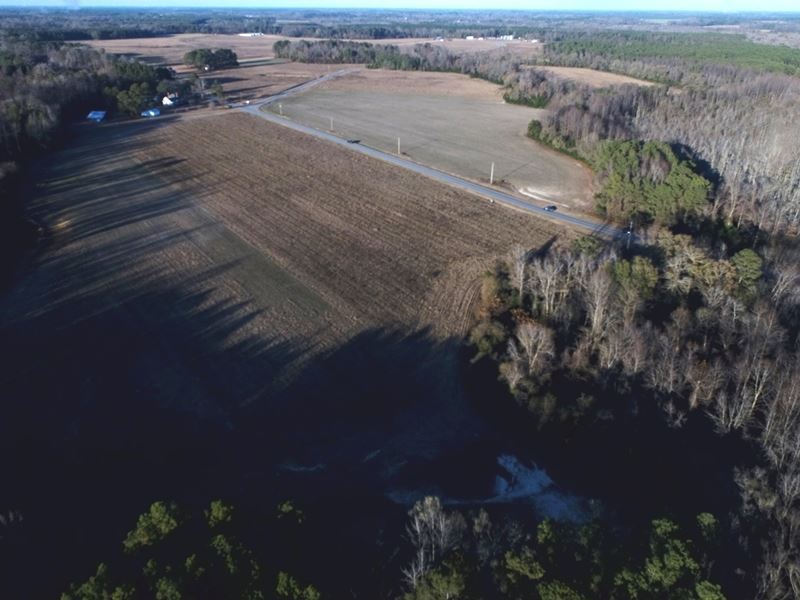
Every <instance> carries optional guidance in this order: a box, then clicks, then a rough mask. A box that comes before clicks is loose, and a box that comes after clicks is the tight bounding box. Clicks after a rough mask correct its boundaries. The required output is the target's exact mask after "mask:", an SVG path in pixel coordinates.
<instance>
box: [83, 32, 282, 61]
mask: <svg viewBox="0 0 800 600" xmlns="http://www.w3.org/2000/svg"><path fill="white" fill-rule="evenodd" d="M283 39H287V38H285V37H283V36H278V35H264V36H258V37H243V36H239V35H225V34H219V35H214V34H206V33H178V34H175V35H168V36H163V37H150V38H128V39H121V40H90V41H81V42H80V43H82V44H87V45H89V46H92V47H93V48H98V49H100V48H102V49H103V50H105V51H106V52H109V53H111V54H125V55H128V56H133V57H136V58H138V59H140V60H143V61H145V62H150V63H159V64H160V63H164V64H168V65H176V64H181V63H182V62H183V55H184V54H186V53H187V52H189V51H190V50H197V49H199V48H230V49H231V50H233V51H234V52H236V54H237V55H238V56H239V58H240V59H253V58H271V57H273V56H275V54H274V53H273V52H272V45H273V44H274V43H275V42H277V41H278V40H283Z"/></svg>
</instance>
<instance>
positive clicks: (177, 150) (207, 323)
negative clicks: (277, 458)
mask: <svg viewBox="0 0 800 600" xmlns="http://www.w3.org/2000/svg"><path fill="white" fill-rule="evenodd" d="M42 182H43V183H42V184H41V187H40V190H39V192H38V195H37V197H36V199H35V202H34V205H33V206H34V211H35V214H37V215H39V217H38V218H39V219H41V221H42V222H43V223H44V224H45V225H46V226H47V228H48V229H49V230H50V231H51V232H52V234H51V237H50V241H49V245H48V247H47V248H46V251H45V252H44V253H43V254H42V255H41V256H40V257H39V258H38V259H37V260H36V261H35V263H34V264H33V265H32V266H31V268H30V270H29V272H28V274H27V275H26V276H25V278H24V279H23V281H22V283H21V284H20V285H18V286H17V287H16V288H14V289H13V290H12V292H11V293H10V294H8V295H6V296H5V297H3V298H2V300H1V301H0V315H2V317H1V318H0V326H2V328H3V329H4V331H5V332H6V335H5V337H4V342H3V343H4V344H7V345H9V347H11V346H13V345H15V344H16V350H15V355H16V356H17V357H18V358H19V361H20V370H19V371H17V372H18V373H19V375H18V377H17V378H15V379H14V380H13V381H11V382H6V385H7V386H8V385H10V386H11V387H12V388H13V389H18V388H17V386H18V385H19V386H20V387H19V389H22V388H24V387H25V384H24V382H26V381H28V377H35V378H36V381H37V382H38V383H37V384H36V385H34V386H33V388H34V389H38V387H39V385H41V386H45V387H47V386H48V385H50V384H51V383H53V382H57V381H63V382H67V383H65V385H66V386H67V387H69V386H70V385H73V384H76V383H77V382H72V383H70V382H71V381H72V379H71V378H72V377H76V376H78V375H77V373H75V374H70V372H69V368H68V365H71V364H73V363H74V361H76V360H78V361H81V362H83V363H85V365H86V369H88V371H86V369H83V370H81V373H84V372H90V373H95V375H86V376H87V377H97V380H96V381H95V384H93V385H94V387H92V389H91V390H90V391H89V392H87V393H88V394H89V395H90V396H92V397H95V394H100V393H101V390H102V393H112V391H113V390H114V389H115V384H114V382H113V381H109V380H107V379H105V378H104V375H103V368H109V369H110V371H109V372H110V373H113V374H114V380H120V381H124V382H126V384H125V385H126V387H125V390H124V391H119V390H117V391H114V392H113V393H117V394H122V395H123V396H127V395H130V394H133V395H134V396H135V390H146V391H147V392H146V393H147V397H148V401H152V402H155V403H156V404H158V405H159V406H170V407H173V408H174V409H175V410H179V411H189V412H191V413H193V414H197V415H202V416H204V417H207V418H214V419H217V418H227V417H225V415H228V416H230V415H231V414H232V413H235V412H237V411H241V410H246V409H253V410H255V409H256V408H257V409H259V410H271V409H272V408H274V407H273V404H272V402H274V401H275V400H274V399H275V398H278V397H282V394H283V392H282V390H285V389H286V388H287V386H288V387H292V386H295V389H296V386H297V385H301V384H298V383H297V382H298V381H301V382H302V380H303V377H302V374H303V373H304V372H305V371H306V370H307V369H308V368H310V366H311V365H313V364H316V363H317V362H318V361H320V360H323V359H324V360H328V357H330V356H331V355H336V354H337V353H338V352H341V348H342V347H348V345H352V346H353V348H355V349H352V348H351V349H348V350H347V351H346V352H345V354H346V355H348V356H350V355H349V354H348V353H350V352H353V353H354V354H353V356H355V357H358V358H357V359H354V360H357V361H359V360H360V361H366V363H369V361H370V360H372V359H371V358H370V357H371V355H372V352H373V351H374V350H375V349H374V348H370V347H371V345H380V344H382V343H383V342H381V341H380V340H383V339H384V336H386V335H399V337H397V338H396V340H395V341H393V342H391V343H389V342H387V343H386V345H387V348H389V349H388V350H387V349H383V348H382V349H381V352H384V353H386V354H387V355H391V354H392V352H394V350H391V348H395V347H397V348H400V350H399V352H400V353H401V354H403V355H404V357H405V358H403V360H405V361H407V362H406V363H403V364H406V367H407V368H408V369H409V371H408V373H407V377H406V379H407V380H408V381H409V382H415V381H416V382H418V383H419V382H420V381H424V382H426V383H425V386H424V387H425V389H424V390H420V389H417V390H416V391H415V393H414V396H413V397H427V398H428V399H430V402H431V404H430V405H429V406H426V407H425V409H426V411H427V413H426V414H428V417H427V418H426V420H425V423H424V424H418V425H417V426H415V427H414V429H413V431H411V430H405V429H403V430H401V431H395V432H393V433H392V435H389V437H387V438H386V439H385V440H383V441H382V442H381V444H382V445H383V446H385V447H386V448H387V457H388V456H391V452H389V450H390V449H391V448H394V450H396V451H397V452H401V449H403V448H404V449H403V450H402V452H409V448H413V450H411V451H412V452H421V451H424V449H425V448H427V447H429V446H430V444H436V443H439V442H440V441H441V440H442V439H443V438H444V439H446V438H449V437H450V435H451V434H453V435H458V434H457V432H456V431H455V430H451V429H450V428H448V427H444V422H451V423H457V422H459V421H460V420H462V419H463V418H464V407H459V406H458V402H459V398H460V392H459V385H458V377H457V348H458V341H457V340H459V339H460V338H461V337H462V336H463V335H464V333H465V331H466V326H467V323H468V321H469V318H470V306H471V304H472V301H473V299H474V297H475V293H476V289H477V286H478V282H479V279H480V276H481V274H482V273H483V272H484V270H485V269H487V268H489V267H490V266H491V265H492V264H493V261H494V260H495V259H496V258H497V257H498V256H501V255H503V254H504V253H506V252H507V251H508V249H509V248H510V247H511V245H512V244H513V243H515V242H522V243H524V244H526V245H527V246H529V247H532V248H533V247H537V246H539V245H541V244H543V243H544V242H546V241H547V240H548V239H550V238H551V237H552V236H554V235H559V234H563V233H564V231H563V230H561V229H560V228H559V227H557V226H556V225H554V224H552V223H549V222H547V221H541V220H537V219H536V218H535V217H532V216H530V215H527V214H522V213H518V212H515V211H511V210H509V209H506V208H503V207H500V206H497V205H493V204H489V203H488V202H486V201H485V200H482V199H479V198H476V197H473V196H470V195H468V194H465V193H463V192H460V191H458V190H454V189H452V188H449V187H446V186H442V185H439V184H437V183H435V182H431V181H429V180H426V179H421V178H420V177H418V176H416V175H414V174H412V173H409V172H407V171H405V170H403V169H400V168H395V167H392V166H390V165H386V164H384V163H381V162H379V161H375V160H372V159H369V158H367V157H364V156H362V155H359V154H357V153H351V152H349V151H347V150H345V149H341V148H337V147H335V146H332V145H330V144H327V143H325V142H322V141H319V140H315V139H312V138H309V137H307V136H303V135H301V134H298V133H296V132H293V131H291V130H288V129H286V128H282V127H279V126H274V125H271V124H268V123H265V122H263V121H261V120H259V119H257V118H254V117H251V116H248V115H245V114H241V113H227V114H225V115H220V116H218V117H212V118H207V119H198V120H189V121H183V120H174V121H172V122H170V121H169V120H168V119H164V120H161V121H158V122H138V123H130V124H121V125H108V126H102V127H99V128H95V129H92V130H87V131H86V132H85V133H84V134H83V136H82V140H81V143H80V144H79V145H77V146H76V147H73V148H71V149H67V150H64V151H62V152H61V153H59V154H58V155H57V156H55V157H54V159H53V161H52V162H51V164H50V166H48V167H47V168H46V169H45V170H44V172H43V177H42ZM117 335H121V336H123V337H124V336H126V335H127V336H132V337H133V338H135V340H127V341H125V342H124V345H121V342H116V341H114V340H115V339H116V337H115V336H117ZM107 336H111V337H107ZM365 336H366V337H365ZM409 336H411V337H409ZM413 336H418V337H416V338H415V337H413ZM419 336H421V337H419ZM365 339H366V340H367V341H364V340H365ZM393 339H394V338H393ZM409 339H411V340H414V341H412V342H409V341H408V340H409ZM87 340H93V341H92V342H91V343H90V342H88V341H87ZM453 340H456V341H455V345H453ZM9 347H6V348H5V350H6V351H8V350H9ZM44 348H46V349H47V350H46V351H45V354H46V358H45V357H43V356H42V355H41V353H42V352H43V349H44ZM426 348H427V349H426ZM134 349H138V350H136V351H134ZM131 352H133V354H132V355H131V354H130V353H131ZM362 352H366V355H363V354H362ZM29 353H30V354H29ZM98 353H100V354H98ZM120 353H122V354H124V356H120ZM33 355H39V359H37V360H34V359H33V358H32V356H33ZM109 361H114V364H115V366H114V367H113V369H111V367H110V366H109V365H108V364H107V363H108V362H109ZM408 361H410V362H408ZM389 362H390V363H393V362H394V359H392V361H389ZM95 363H97V364H95ZM401 363H402V360H401ZM22 365H37V366H36V367H35V368H31V367H30V366H27V367H24V368H23V367H22ZM98 365H105V367H101V366H98ZM156 365H157V368H156ZM351 366H352V365H351ZM95 367H97V368H98V369H100V371H98V372H95V370H94V369H95ZM348 368H349V367H348ZM375 368H376V369H377V370H378V371H380V368H381V366H380V365H377V366H375ZM386 368H389V367H386ZM392 368H393V367H392ZM9 372H15V371H14V369H13V368H11V369H9ZM434 372H435V377H432V374H433V373H434ZM350 375H352V376H355V375H354V374H353V373H351V374H350ZM371 376H372V375H370V374H369V373H367V374H366V375H365V377H366V378H367V379H369V378H370V377H371ZM80 377H84V375H80ZM431 377H432V378H431ZM388 380H389V378H387V381H388ZM337 381H338V380H337ZM381 381H383V380H381ZM337 385H341V386H343V387H346V385H345V384H344V383H343V382H342V381H338V383H337ZM347 385H349V384H347ZM369 385H372V386H373V387H374V386H376V385H377V386H378V387H380V385H382V384H381V383H373V384H369ZM78 388H80V385H78ZM76 390H77V388H76ZM39 391H41V390H39ZM76 393H77V392H76ZM376 393H377V392H376ZM25 395H27V392H26V394H25ZM379 396H380V394H378V395H377V396H376V397H379ZM390 396H393V394H390ZM131 401H133V399H132V398H131ZM437 407H438V408H437ZM443 427H444V428H443ZM409 435H411V436H413V438H414V439H415V440H417V442H418V443H411V444H409V443H407V442H408V439H405V440H404V441H403V443H400V438H403V437H405V438H407V437H408V436H409ZM393 436H395V437H393ZM370 439H371V438H370Z"/></svg>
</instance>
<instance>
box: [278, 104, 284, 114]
mask: <svg viewBox="0 0 800 600" xmlns="http://www.w3.org/2000/svg"><path fill="white" fill-rule="evenodd" d="M278 112H279V113H280V114H281V116H283V104H278Z"/></svg>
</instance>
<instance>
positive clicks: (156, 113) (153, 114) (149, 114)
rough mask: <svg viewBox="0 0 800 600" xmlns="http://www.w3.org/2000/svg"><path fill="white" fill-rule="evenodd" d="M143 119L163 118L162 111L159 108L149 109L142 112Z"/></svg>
mask: <svg viewBox="0 0 800 600" xmlns="http://www.w3.org/2000/svg"><path fill="white" fill-rule="evenodd" d="M142 116H143V117H158V116H161V110H160V109H158V108H148V109H147V110H144V111H142Z"/></svg>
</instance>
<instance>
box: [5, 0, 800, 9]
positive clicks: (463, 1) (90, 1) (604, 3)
mask: <svg viewBox="0 0 800 600" xmlns="http://www.w3.org/2000/svg"><path fill="white" fill-rule="evenodd" d="M0 6H15V7H31V8H33V7H41V6H46V7H73V8H74V7H77V6H82V7H86V8H92V7H119V8H122V7H126V8H127V7H136V8H147V7H149V8H212V7H213V8H328V9H330V8H376V9H380V8H386V9H389V8H391V9H402V8H406V9H440V8H441V9H464V10H469V9H493V10H554V11H559V10H562V11H563V10H590V11H636V12H643V11H669V12H678V11H687V12H800V2H798V0H763V1H761V2H759V1H757V0H755V1H754V0H651V1H650V2H648V3H647V4H646V7H645V6H642V2H641V1H640V0H560V1H555V0H495V1H492V0H298V1H295V0H282V1H281V0H231V1H227V2H226V1H224V0H0Z"/></svg>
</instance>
